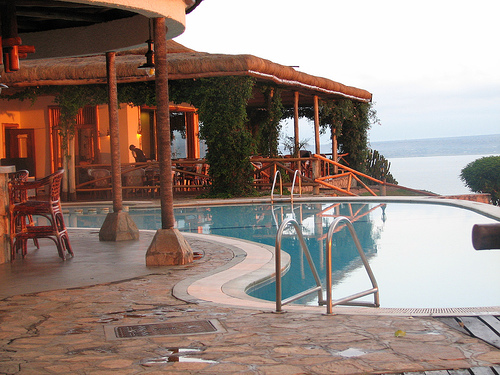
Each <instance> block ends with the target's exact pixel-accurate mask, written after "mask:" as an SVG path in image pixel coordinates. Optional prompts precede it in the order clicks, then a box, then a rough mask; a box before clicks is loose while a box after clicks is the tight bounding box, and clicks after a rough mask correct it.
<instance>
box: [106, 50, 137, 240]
mask: <svg viewBox="0 0 500 375" xmlns="http://www.w3.org/2000/svg"><path fill="white" fill-rule="evenodd" d="M106 71H107V75H108V101H109V137H110V146H111V191H112V193H113V212H110V213H109V214H107V215H106V219H104V223H103V224H102V227H101V230H100V231H99V241H127V240H137V239H139V229H137V226H136V225H135V223H134V221H133V220H132V218H131V217H130V216H129V214H128V213H127V212H123V199H122V166H121V163H120V131H119V124H118V89H117V81H116V63H115V53H114V52H107V53H106Z"/></svg>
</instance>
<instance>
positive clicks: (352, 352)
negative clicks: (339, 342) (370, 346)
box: [337, 348, 367, 358]
mask: <svg viewBox="0 0 500 375" xmlns="http://www.w3.org/2000/svg"><path fill="white" fill-rule="evenodd" d="M366 353H367V352H365V351H364V350H361V349H356V348H349V349H346V350H343V351H341V352H337V354H338V355H340V356H342V357H344V358H352V357H359V356H362V355H363V354H366Z"/></svg>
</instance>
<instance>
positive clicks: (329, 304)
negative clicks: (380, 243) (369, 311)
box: [326, 216, 380, 314]
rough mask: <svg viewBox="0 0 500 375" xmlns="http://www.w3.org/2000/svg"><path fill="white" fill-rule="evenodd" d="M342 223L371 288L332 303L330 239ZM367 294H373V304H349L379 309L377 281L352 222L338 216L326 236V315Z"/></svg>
mask: <svg viewBox="0 0 500 375" xmlns="http://www.w3.org/2000/svg"><path fill="white" fill-rule="evenodd" d="M343 221H345V223H346V224H347V228H348V229H349V233H350V234H351V237H352V239H353V241H354V244H355V245H356V248H357V249H358V253H359V256H360V257H361V260H362V261H363V265H364V266H365V270H366V272H367V273H368V276H369V278H370V281H371V283H372V288H371V289H367V290H365V291H363V292H359V293H356V294H352V295H350V296H348V297H344V298H341V299H339V300H336V301H333V300H332V237H333V234H334V232H335V229H336V228H337V226H338V225H339V223H341V222H343ZM369 294H373V304H370V303H361V302H358V303H354V302H351V304H355V305H361V306H373V307H379V306H380V299H379V290H378V285H377V281H376V280H375V276H374V275H373V272H372V269H371V267H370V264H369V263H368V260H367V259H366V256H365V253H364V252H363V249H362V247H361V244H360V242H359V239H358V236H357V235H356V231H355V230H354V226H353V225H352V222H351V221H350V220H349V219H348V218H347V217H345V216H339V217H337V218H336V219H335V220H334V221H333V222H332V224H330V227H329V228H328V235H327V240H326V313H327V314H332V307H333V306H335V305H340V304H346V303H347V302H350V301H352V300H354V299H357V298H360V297H364V296H367V295H369Z"/></svg>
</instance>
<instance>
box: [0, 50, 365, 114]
mask: <svg viewBox="0 0 500 375" xmlns="http://www.w3.org/2000/svg"><path fill="white" fill-rule="evenodd" d="M168 48H169V53H168V57H167V62H168V71H169V79H170V80H181V79H196V78H205V77H222V76H250V77H254V78H255V79H256V80H257V81H258V82H260V83H263V84H270V83H273V84H275V85H277V86H278V87H280V88H283V89H284V90H283V92H282V100H283V104H284V105H286V106H292V105H293V97H294V92H295V91H298V92H299V93H300V97H301V99H300V103H301V105H302V106H304V105H312V100H313V99H312V98H313V96H314V95H316V96H319V97H320V98H323V99H350V100H355V101H362V102H369V101H371V99H372V94H371V93H370V92H368V91H366V90H363V89H359V88H356V87H351V86H346V85H343V84H341V83H338V82H335V81H332V80H330V79H327V78H323V77H316V76H313V75H310V74H307V73H303V72H299V71H297V70H295V69H294V68H292V67H288V66H284V65H280V64H277V63H274V62H272V61H269V60H266V59H262V58H259V57H256V56H253V55H225V54H211V53H205V52H196V51H193V50H191V49H189V48H186V47H184V46H182V45H181V44H179V43H176V42H174V41H171V40H170V41H168ZM144 52H145V50H143V49H139V50H131V51H127V52H120V53H117V56H116V70H117V79H118V82H119V83H123V82H140V81H146V80H152V79H154V77H148V76H147V74H146V73H145V72H144V71H143V70H141V69H138V66H139V65H141V64H142V63H144V61H145V58H144ZM2 80H3V82H4V83H5V84H7V85H8V86H9V87H12V88H14V87H29V86H42V85H86V84H105V83H106V61H105V56H84V57H68V58H59V59H41V60H29V61H23V62H22V66H21V69H20V70H19V71H17V72H15V73H11V74H8V75H5V76H4V77H3V78H2ZM263 100H264V98H263V97H259V93H258V92H257V91H256V92H255V95H254V98H253V99H252V101H251V102H250V103H249V105H261V103H262V102H263Z"/></svg>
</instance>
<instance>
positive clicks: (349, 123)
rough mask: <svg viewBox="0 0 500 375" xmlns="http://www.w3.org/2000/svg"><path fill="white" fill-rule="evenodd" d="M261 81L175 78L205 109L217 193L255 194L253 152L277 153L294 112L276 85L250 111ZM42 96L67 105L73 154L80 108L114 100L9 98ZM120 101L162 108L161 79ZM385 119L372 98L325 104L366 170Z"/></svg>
mask: <svg viewBox="0 0 500 375" xmlns="http://www.w3.org/2000/svg"><path fill="white" fill-rule="evenodd" d="M255 85H256V82H255V80H254V79H253V78H250V77H215V78H201V79H187V80H175V81H170V82H169V91H170V92H169V96H170V100H171V101H172V102H174V103H177V104H180V103H190V104H192V105H193V106H194V107H196V108H197V109H198V114H199V119H200V136H201V138H202V139H204V140H205V142H206V144H207V147H208V152H207V156H206V158H207V162H208V164H209V165H210V176H211V181H212V184H211V191H210V193H211V195H216V196H241V195H248V194H250V193H252V188H251V182H252V168H251V163H250V156H251V155H252V154H254V153H258V154H260V155H262V156H270V157H274V156H277V155H278V141H279V133H280V131H281V120H282V119H284V118H289V117H293V109H290V108H286V109H285V108H284V106H283V104H282V100H281V91H280V89H278V88H277V87H273V86H260V87H259V89H260V90H261V93H262V95H263V96H264V97H265V98H266V105H265V106H264V108H257V107H252V108H248V105H247V104H248V101H249V99H250V98H251V96H252V90H253V88H254V86H255ZM40 95H53V96H54V98H55V99H54V101H55V103H56V104H58V105H59V106H60V108H61V124H60V130H59V131H60V135H61V137H62V140H63V145H62V147H63V149H64V150H65V153H66V155H67V150H68V147H67V142H68V140H69V139H71V138H72V137H73V136H74V132H75V125H76V123H75V119H76V115H77V113H78V110H79V109H80V108H83V107H85V106H86V105H97V104H104V103H107V88H106V85H82V86H43V87H36V88H26V89H25V90H23V91H21V92H19V93H17V94H15V95H12V96H11V97H10V99H21V100H26V99H29V100H31V101H35V100H36V98H37V97H38V96H40ZM118 101H119V103H128V104H131V105H135V106H143V105H147V106H151V107H154V106H156V105H157V103H156V97H155V83H154V81H149V82H136V83H126V84H119V85H118ZM299 116H301V117H307V118H309V119H311V120H312V119H313V118H314V111H313V108H312V107H305V108H304V107H301V108H299ZM378 121H379V120H378V118H377V115H376V112H375V111H374V110H373V107H372V104H371V103H360V102H353V101H351V100H339V101H321V106H320V126H321V128H322V131H326V130H328V129H329V130H330V131H335V134H337V140H338V147H339V151H340V152H341V153H348V154H349V156H348V157H347V161H348V163H349V165H350V166H351V167H352V168H354V169H357V170H360V171H366V165H367V159H368V157H369V153H368V151H369V149H368V146H367V133H368V129H369V128H370V126H371V125H372V124H373V123H376V122H378ZM372 156H373V155H372ZM387 172H388V171H387Z"/></svg>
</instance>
